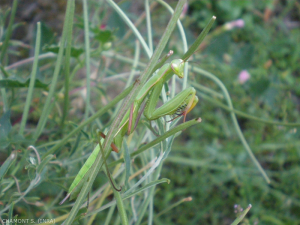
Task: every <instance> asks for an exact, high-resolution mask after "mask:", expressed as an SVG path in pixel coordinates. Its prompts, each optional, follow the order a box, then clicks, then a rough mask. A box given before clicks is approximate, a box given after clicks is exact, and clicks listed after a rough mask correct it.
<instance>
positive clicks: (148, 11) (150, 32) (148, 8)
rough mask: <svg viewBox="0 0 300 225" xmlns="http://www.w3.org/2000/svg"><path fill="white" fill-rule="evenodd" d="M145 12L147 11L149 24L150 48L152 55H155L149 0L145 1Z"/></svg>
mask: <svg viewBox="0 0 300 225" xmlns="http://www.w3.org/2000/svg"><path fill="white" fill-rule="evenodd" d="M145 11H146V24H147V34H148V46H149V50H150V53H151V55H152V54H153V41H152V29H151V16H150V15H151V14H150V7H149V0H146V1H145Z"/></svg>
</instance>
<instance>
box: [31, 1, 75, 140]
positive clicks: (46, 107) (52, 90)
mask: <svg viewBox="0 0 300 225" xmlns="http://www.w3.org/2000/svg"><path fill="white" fill-rule="evenodd" d="M73 1H74V0H70V1H68V3H67V9H66V16H65V23H64V28H63V34H62V38H61V43H60V47H59V52H58V55H57V60H56V64H55V68H54V73H53V77H52V81H51V87H50V90H49V93H48V96H47V99H46V102H45V104H44V108H43V111H42V114H41V117H40V119H39V122H38V125H37V127H36V130H35V133H34V135H33V138H34V140H37V139H38V137H39V136H40V135H41V133H42V130H43V129H44V126H45V124H46V121H47V119H48V115H49V114H50V112H51V110H50V105H51V101H52V98H53V97H54V94H55V89H56V83H57V80H58V76H59V73H60V70H61V64H62V61H63V60H62V59H63V53H64V49H65V41H66V36H67V32H68V30H69V29H68V28H69V26H70V25H72V24H71V23H68V21H69V17H70V16H71V15H73V13H71V9H72V8H71V5H72V4H73V3H72V2H73Z"/></svg>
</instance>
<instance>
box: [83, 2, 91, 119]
mask: <svg viewBox="0 0 300 225" xmlns="http://www.w3.org/2000/svg"><path fill="white" fill-rule="evenodd" d="M83 20H84V49H85V66H86V99H85V113H84V120H87V118H88V116H89V108H90V98H91V69H90V61H91V59H90V38H89V34H90V33H89V18H88V6H87V0H83Z"/></svg>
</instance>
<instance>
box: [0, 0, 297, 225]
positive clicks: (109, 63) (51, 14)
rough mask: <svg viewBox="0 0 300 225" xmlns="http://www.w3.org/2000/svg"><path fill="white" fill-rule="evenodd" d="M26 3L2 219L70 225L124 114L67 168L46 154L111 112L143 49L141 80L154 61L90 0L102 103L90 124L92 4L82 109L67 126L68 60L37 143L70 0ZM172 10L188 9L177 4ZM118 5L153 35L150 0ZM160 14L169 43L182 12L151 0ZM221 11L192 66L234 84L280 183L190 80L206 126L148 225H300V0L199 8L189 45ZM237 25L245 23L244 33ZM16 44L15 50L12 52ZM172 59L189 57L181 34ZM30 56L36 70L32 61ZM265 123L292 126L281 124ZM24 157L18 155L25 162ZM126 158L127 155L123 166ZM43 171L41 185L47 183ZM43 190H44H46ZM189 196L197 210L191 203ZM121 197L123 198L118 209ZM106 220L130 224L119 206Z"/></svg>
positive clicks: (65, 153)
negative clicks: (81, 182)
mask: <svg viewBox="0 0 300 225" xmlns="http://www.w3.org/2000/svg"><path fill="white" fill-rule="evenodd" d="M16 2H17V3H18V4H17V6H16V14H15V19H14V21H13V25H12V26H11V27H12V31H11V35H7V34H8V33H9V32H10V31H9V29H8V27H9V20H10V18H11V15H12V13H11V12H12V11H13V10H12V11H11V10H9V8H10V7H12V8H13V9H14V7H13V3H12V1H1V3H0V7H1V11H0V38H1V39H0V43H2V45H0V50H1V79H2V80H3V81H0V85H1V86H0V87H1V102H0V124H1V127H0V143H1V146H0V149H1V150H0V164H1V165H2V167H1V169H0V175H1V180H0V182H1V183H0V212H1V213H2V215H1V213H0V216H1V218H2V219H7V218H13V217H14V218H24V219H27V218H29V219H31V218H34V219H38V218H44V219H46V218H47V219H56V223H57V224H59V223H62V222H63V220H64V219H65V217H63V216H64V215H66V214H67V213H68V212H69V211H70V208H71V206H72V205H71V204H69V203H67V204H66V203H65V205H63V206H59V205H58V203H59V201H60V200H61V199H62V198H63V197H64V195H65V194H66V191H67V188H68V187H69V186H70V184H71V182H72V180H73V179H74V176H75V175H76V174H77V172H78V171H79V169H80V168H81V167H82V165H83V163H84V162H85V160H86V158H87V155H88V153H90V152H91V151H92V149H93V146H94V142H95V140H96V134H95V130H96V128H101V129H102V130H104V129H105V128H106V127H109V125H110V123H111V118H112V117H114V116H115V114H114V111H115V109H112V110H109V111H108V112H106V113H105V114H104V115H103V116H101V117H100V118H97V120H95V121H94V122H93V123H91V124H90V125H89V126H88V127H86V128H84V129H83V130H82V131H81V132H79V133H76V135H74V136H73V137H72V138H71V139H70V140H69V142H68V143H67V144H65V145H64V146H63V147H62V148H60V149H59V151H57V152H55V155H56V159H54V158H51V159H50V158H49V161H43V162H44V165H42V166H39V163H38V162H37V161H38V155H40V157H42V156H43V154H45V153H46V152H47V151H48V150H49V149H50V148H51V147H52V146H54V145H55V144H57V143H58V142H59V141H60V140H61V139H62V138H63V137H65V136H66V135H67V134H68V133H70V132H71V131H72V130H73V129H75V128H76V127H77V126H78V125H79V124H80V123H81V122H82V121H83V120H84V118H86V116H89V115H92V114H93V113H94V112H97V111H98V110H99V109H101V107H103V106H104V105H106V104H107V103H109V102H110V101H112V99H114V97H115V96H116V95H117V94H119V93H120V92H121V91H122V90H123V89H124V87H125V85H126V82H127V80H128V75H129V74H130V72H131V71H132V62H133V61H129V63H128V60H130V59H132V60H133V59H134V57H135V55H137V54H138V53H137V52H138V51H140V53H139V55H138V65H137V67H136V68H134V73H136V74H139V71H142V70H143V68H144V66H143V64H142V63H144V64H146V63H147V62H148V61H149V59H148V57H147V55H146V54H145V51H144V50H143V48H142V47H141V46H139V44H138V43H137V42H136V37H135V36H134V35H133V34H132V32H131V31H130V29H129V28H128V26H127V25H126V24H125V23H124V21H123V20H122V19H121V18H120V17H119V16H118V15H117V13H116V12H115V11H114V10H113V9H112V8H111V7H110V6H109V5H108V4H107V3H106V2H105V1H101V0H100V1H88V8H87V10H88V18H89V28H90V32H89V36H90V48H91V49H92V50H91V59H90V69H89V70H90V74H91V83H90V84H91V89H90V90H91V96H90V103H91V104H90V108H89V113H88V114H86V110H85V105H86V104H85V101H86V98H87V96H86V93H87V92H86V86H87V85H86V82H87V81H86V74H87V68H86V66H85V60H86V58H85V54H84V52H85V46H84V45H85V44H84V33H85V32H84V16H83V12H84V11H83V5H82V2H81V1H76V7H75V17H74V29H73V32H72V34H73V36H72V47H73V48H72V52H71V57H72V60H71V61H70V62H71V63H70V68H71V69H70V73H71V76H72V80H71V81H70V84H69V103H68V104H69V108H68V110H67V112H68V113H67V114H66V116H65V117H64V115H65V114H64V106H65V103H66V102H64V96H65V95H64V87H65V86H64V85H65V83H64V82H65V79H64V78H65V74H66V73H67V72H66V70H67V69H66V68H67V67H66V65H65V64H64V63H63V66H62V70H61V72H60V74H59V77H58V82H57V84H56V85H57V86H56V88H55V93H54V96H53V97H54V101H52V103H51V104H50V105H51V107H50V106H49V107H50V108H49V109H48V116H47V117H45V118H46V121H45V124H44V127H42V129H41V130H40V133H39V134H37V133H36V131H37V130H38V129H37V126H38V123H39V122H40V118H41V117H42V116H41V115H42V113H43V107H44V105H45V104H46V103H45V102H46V101H47V99H46V98H47V95H48V93H49V84H50V82H51V81H52V79H53V71H54V67H55V65H56V64H57V62H56V58H57V52H58V45H59V42H60V39H61V36H62V29H63V25H64V15H65V9H66V1H19V2H18V1H14V4H16ZM116 2H118V1H116ZM166 2H168V3H169V4H170V5H171V6H172V7H173V8H175V5H176V2H177V1H166ZM118 5H119V7H121V8H122V10H123V11H124V12H125V13H126V15H127V16H128V18H130V19H131V21H133V22H137V21H139V24H137V25H136V26H137V28H138V30H139V31H140V32H141V34H142V36H143V37H144V38H145V39H147V35H148V33H147V26H146V20H145V13H144V11H145V8H144V1H139V2H136V1H119V2H118ZM150 6H151V7H150V9H151V23H152V27H151V28H152V34H153V40H154V47H155V46H156V45H157V42H158V40H159V39H160V37H161V35H162V33H163V32H164V28H165V27H166V25H167V22H168V20H169V18H170V13H169V12H168V11H167V10H166V8H164V7H163V6H162V5H161V4H159V3H158V2H156V1H150ZM213 15H215V16H216V17H217V20H216V22H215V23H214V25H213V28H212V29H211V31H210V33H209V34H208V36H207V37H206V39H205V40H204V42H203V43H202V45H201V47H200V51H199V52H197V53H196V54H195V55H194V57H193V58H192V59H191V62H190V65H191V66H196V67H200V68H202V69H204V70H206V71H208V72H210V73H213V74H215V75H216V77H218V78H219V79H220V80H221V81H222V82H223V84H224V85H225V86H226V88H227V90H228V91H229V94H230V97H231V100H232V102H233V107H234V109H236V110H238V112H237V113H236V114H237V118H238V122H239V125H240V127H241V129H242V132H243V134H244V136H245V138H246V140H247V142H248V143H249V145H250V147H251V149H252V151H253V153H254V154H255V156H256V157H257V159H258V161H259V162H260V164H261V165H262V167H263V169H264V170H265V171H266V173H267V174H268V176H269V178H270V179H271V183H270V184H268V183H267V182H266V181H265V180H264V178H263V177H262V176H261V174H260V173H259V171H258V170H257V168H256V167H255V165H254V164H253V162H252V161H251V160H250V158H249V156H248V154H247V152H246V151H245V149H244V147H243V145H242V143H241V141H240V139H239V138H238V135H237V132H236V128H235V127H234V125H233V122H232V119H231V117H230V114H229V111H230V109H229V108H228V107H227V108H226V106H227V103H226V102H225V101H224V98H223V97H222V92H221V91H220V88H219V87H218V85H217V84H216V83H215V82H213V81H212V80H209V79H207V78H205V77H204V76H199V75H198V74H196V73H194V72H192V71H190V72H189V84H190V85H191V86H194V87H195V88H196V89H197V92H198V93H199V94H198V96H199V97H200V101H199V103H198V105H197V107H196V108H195V109H194V110H193V111H192V112H191V113H190V114H189V116H188V119H192V118H196V117H199V116H200V117H201V118H202V122H201V123H200V124H198V125H195V126H192V127H190V128H188V129H186V130H185V131H183V132H182V133H181V135H180V136H178V137H177V138H176V139H175V140H174V144H173V147H172V151H171V152H170V154H169V156H168V157H167V158H166V160H165V162H164V165H163V167H162V170H161V174H160V177H161V178H168V179H170V180H171V182H170V184H167V183H164V184H160V185H158V186H157V187H156V190H155V193H154V195H153V202H152V203H151V204H152V207H153V214H151V212H150V211H149V212H146V214H145V216H144V217H142V218H143V220H142V222H141V223H147V221H148V219H147V218H148V217H150V216H152V217H153V220H154V224H231V223H232V221H233V220H234V219H235V217H236V216H237V214H238V213H239V212H240V211H241V208H246V207H247V206H248V204H252V208H251V210H250V212H249V213H248V214H247V216H246V219H244V221H243V224H276V225H281V224H282V225H283V224H295V225H296V224H300V179H299V174H300V173H299V172H300V167H299V165H300V164H299V162H300V141H299V136H300V131H299V129H298V126H299V122H300V117H299V110H300V86H299V81H300V72H299V71H300V4H299V2H298V1H295V0H290V1H283V0H266V1H258V0H257V1H256V0H255V1H248V0H244V1H236V0H224V1H212V0H201V1H192V0H190V1H188V4H187V5H186V11H185V12H184V13H183V14H182V16H181V21H182V24H183V27H184V31H185V34H186V37H187V40H188V43H189V44H191V43H192V42H193V41H194V39H195V38H196V37H197V36H198V34H199V33H200V32H201V30H202V29H203V28H204V26H205V24H207V22H208V20H209V19H210V18H211V17H212V16H213ZM236 20H238V21H240V22H241V21H243V22H242V23H240V24H236V22H234V23H232V21H236ZM38 21H40V22H41V23H40V24H41V36H42V39H41V43H40V47H39V50H40V53H39V54H40V55H43V56H44V58H40V60H39V63H38V70H37V73H36V84H35V89H34V90H33V99H32V102H31V104H30V109H29V114H28V118H27V121H26V127H23V128H22V125H21V124H22V118H23V117H24V114H23V112H24V107H25V101H26V97H27V95H28V90H29V89H28V86H29V80H28V77H29V76H32V73H33V69H32V66H33V58H32V59H30V57H33V56H34V52H35V50H36V49H35V48H34V46H35V43H36V33H37V26H36V24H37V22H38ZM7 36H8V37H9V40H8V42H7V43H9V44H8V45H5V43H6V42H5V41H6V37H7ZM6 46H7V47H6ZM139 49H140V50H139ZM170 49H172V50H173V51H174V52H175V53H174V56H173V58H176V56H177V57H180V55H182V54H183V53H184V50H183V44H182V41H181V36H180V34H179V32H178V29H177V28H175V30H174V32H173V34H172V36H171V38H170V40H169V42H168V45H167V47H166V49H165V51H164V53H166V52H167V51H168V50H170ZM2 53H3V54H2ZM122 57H123V58H122ZM24 59H29V60H27V61H22V60H24ZM126 59H128V60H127V61H126ZM132 83H133V82H132ZM179 84H180V83H179ZM197 84H198V85H199V84H201V85H203V86H204V87H206V89H204V87H203V86H200V87H198V86H197ZM180 87H181V86H179V88H178V90H179V89H180ZM207 89H208V90H207ZM205 94H206V95H205ZM205 96H210V98H205ZM219 103H222V104H219ZM46 111H47V110H46ZM241 112H243V113H241ZM262 120H265V121H277V122H278V121H280V122H282V123H281V124H275V125H274V124H272V123H264V122H262ZM287 123H289V124H287ZM290 123H294V124H290ZM296 123H297V124H296ZM141 126H144V127H145V125H143V124H142V125H141ZM20 129H21V130H22V129H23V130H22V132H20ZM143 132H145V131H144V129H143V128H139V129H138V130H137V132H135V136H134V137H133V139H136V140H138V139H139V138H140V139H142V138H143V135H145V133H143ZM35 137H37V139H35ZM141 141H142V140H140V143H141ZM137 142H138V141H137ZM137 142H134V141H133V143H132V144H131V145H130V147H131V149H134V148H135V149H136V148H137V147H136V146H135V145H137ZM29 145H34V146H35V147H36V148H37V152H34V151H32V150H30V151H28V150H26V149H27V147H28V146H29ZM15 153H17V157H12V155H11V154H15ZM154 156H155V154H154V153H153V152H152V155H151V154H150V156H149V155H145V156H142V157H141V158H139V159H137V160H136V162H135V163H134V164H133V165H132V168H131V172H132V174H133V173H134V172H136V171H138V170H139V169H140V168H143V167H145V166H147V159H149V158H148V157H152V159H153V158H154ZM117 158H118V156H117V155H114V156H113V157H112V158H110V159H109V160H110V161H114V160H116V159H117ZM5 162H6V164H5ZM111 170H113V169H111ZM36 174H39V176H40V180H38V181H37V180H35V179H37V177H36ZM119 180H120V181H121V180H122V179H119ZM33 181H36V182H37V183H38V184H37V185H33ZM106 182H107V178H106V177H105V175H104V174H103V173H100V174H99V175H98V176H97V179H96V181H95V183H94V185H93V192H92V193H91V195H92V194H94V193H96V192H97V191H98V190H100V189H101V187H102V185H104V184H105V183H106ZM121 183H122V182H121ZM24 193H25V194H24ZM23 195H24V196H26V197H22V196H23ZM146 197H147V192H146V191H145V192H144V194H140V195H139V197H138V198H137V199H139V200H131V201H130V200H126V201H125V202H126V207H127V211H128V214H129V215H130V216H129V218H131V223H132V224H137V223H135V221H136V220H135V216H136V215H135V212H134V210H133V209H135V207H136V209H138V205H139V204H142V201H143V199H144V198H146ZM187 197H192V199H193V200H192V201H182V199H185V200H187V199H186V198H187ZM112 199H113V197H112V196H109V197H108V198H107V199H106V200H105V203H108V202H110V201H111V200H112ZM16 200H18V201H17V202H14V201H16ZM134 201H136V202H135V203H133V202H134ZM134 204H136V206H134ZM151 204H150V205H151ZM7 206H8V208H7V210H6V207H7ZM173 206H174V207H173ZM93 207H94V206H93V203H92V204H91V208H92V209H93ZM169 207H173V208H172V209H170V208H169ZM166 209H167V210H166ZM164 210H166V211H164ZM238 211H239V212H238ZM159 213H162V214H161V216H160V214H159ZM94 215H96V218H95V219H94V221H92V222H91V223H93V224H99V223H100V222H99V221H103V222H102V223H101V224H104V221H105V224H119V223H120V219H119V217H118V216H117V215H118V214H117V209H116V208H113V207H112V208H111V209H110V210H105V211H102V212H100V213H97V214H94ZM158 215H159V216H158ZM89 218H90V217H84V218H83V219H79V217H78V218H77V219H78V220H76V221H75V222H74V224H75V223H78V224H87V223H88V220H89Z"/></svg>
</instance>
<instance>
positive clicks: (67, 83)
mask: <svg viewBox="0 0 300 225" xmlns="http://www.w3.org/2000/svg"><path fill="white" fill-rule="evenodd" d="M74 11H75V1H71V4H70V16H69V17H68V24H69V25H68V26H67V28H66V29H68V31H67V35H66V54H65V67H64V68H65V71H64V74H65V86H64V87H65V88H64V106H63V107H64V108H63V116H62V119H61V127H62V128H61V129H62V130H63V128H64V123H65V119H66V117H67V115H68V111H69V87H70V61H71V47H72V33H73V18H74Z"/></svg>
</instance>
